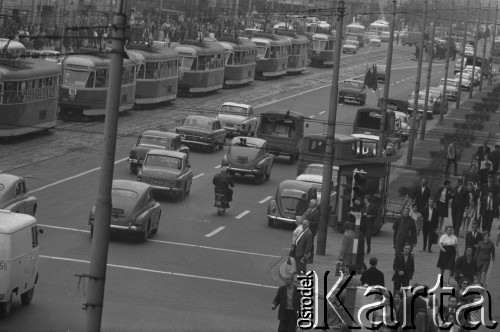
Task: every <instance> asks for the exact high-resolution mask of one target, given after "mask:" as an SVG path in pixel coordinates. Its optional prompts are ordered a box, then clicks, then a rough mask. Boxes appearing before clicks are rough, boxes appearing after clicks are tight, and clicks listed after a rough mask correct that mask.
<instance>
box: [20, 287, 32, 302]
mask: <svg viewBox="0 0 500 332" xmlns="http://www.w3.org/2000/svg"><path fill="white" fill-rule="evenodd" d="M34 292H35V286H33V288H31V289H30V290H29V291H27V292H24V293H22V294H21V303H22V304H23V305H28V304H30V303H31V300H32V299H33V293H34Z"/></svg>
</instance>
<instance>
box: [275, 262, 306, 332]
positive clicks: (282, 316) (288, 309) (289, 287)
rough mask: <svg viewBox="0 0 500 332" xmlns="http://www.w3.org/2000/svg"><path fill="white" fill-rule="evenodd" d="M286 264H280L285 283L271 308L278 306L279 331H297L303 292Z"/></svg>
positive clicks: (277, 293) (279, 289)
mask: <svg viewBox="0 0 500 332" xmlns="http://www.w3.org/2000/svg"><path fill="white" fill-rule="evenodd" d="M283 266H285V265H282V266H280V274H281V277H282V278H283V280H284V282H285V284H284V285H282V286H280V287H279V288H278V291H277V292H276V296H275V297H274V300H273V304H272V305H271V309H272V310H275V309H276V308H277V307H278V306H279V309H278V319H279V321H280V323H279V326H278V332H295V331H296V328H297V318H298V314H297V313H298V311H299V310H300V302H301V294H300V292H299V291H298V290H297V286H295V283H294V279H295V278H294V274H293V273H291V271H287V270H286V267H285V268H282V267H283Z"/></svg>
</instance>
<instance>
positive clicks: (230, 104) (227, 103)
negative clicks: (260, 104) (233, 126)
mask: <svg viewBox="0 0 500 332" xmlns="http://www.w3.org/2000/svg"><path fill="white" fill-rule="evenodd" d="M224 105H227V106H237V107H243V108H249V107H252V106H251V105H247V104H240V103H233V102H230V101H227V102H225V103H224V104H222V106H224Z"/></svg>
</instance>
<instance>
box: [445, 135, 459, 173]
mask: <svg viewBox="0 0 500 332" xmlns="http://www.w3.org/2000/svg"><path fill="white" fill-rule="evenodd" d="M456 142H457V139H456V138H453V139H452V140H451V142H450V144H448V150H447V154H446V159H447V162H446V170H445V174H448V171H449V168H450V165H451V164H452V163H453V170H454V173H453V174H454V175H455V176H457V175H458V174H457V168H458V161H457V145H456Z"/></svg>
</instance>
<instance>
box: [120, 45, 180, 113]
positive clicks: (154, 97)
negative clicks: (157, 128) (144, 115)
mask: <svg viewBox="0 0 500 332" xmlns="http://www.w3.org/2000/svg"><path fill="white" fill-rule="evenodd" d="M127 51H128V53H129V54H133V55H135V57H136V58H137V59H138V61H139V70H138V71H137V86H136V88H135V103H136V104H138V105H148V104H157V103H163V102H168V101H172V100H175V98H176V97H177V85H178V78H179V75H178V71H179V62H180V57H179V54H178V53H177V52H176V51H175V50H174V49H171V48H160V47H155V46H152V45H148V44H138V43H133V44H129V45H127Z"/></svg>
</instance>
